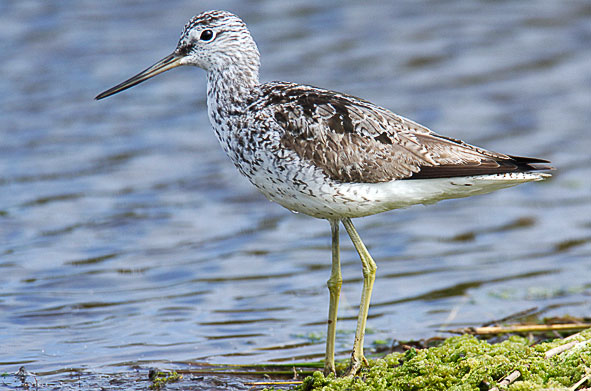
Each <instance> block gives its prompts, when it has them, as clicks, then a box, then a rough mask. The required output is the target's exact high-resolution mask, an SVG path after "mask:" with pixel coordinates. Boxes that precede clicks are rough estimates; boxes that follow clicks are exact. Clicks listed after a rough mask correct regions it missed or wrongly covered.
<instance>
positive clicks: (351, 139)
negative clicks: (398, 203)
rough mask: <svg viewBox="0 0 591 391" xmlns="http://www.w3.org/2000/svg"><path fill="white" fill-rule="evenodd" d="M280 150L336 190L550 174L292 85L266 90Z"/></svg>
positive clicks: (351, 100) (527, 161)
mask: <svg viewBox="0 0 591 391" xmlns="http://www.w3.org/2000/svg"><path fill="white" fill-rule="evenodd" d="M263 92H264V94H263V96H265V97H266V98H265V102H264V105H263V106H264V107H268V108H270V109H271V110H272V112H273V117H274V120H275V122H276V123H277V124H278V125H279V126H280V127H281V128H282V129H283V130H284V134H283V137H282V138H281V143H282V145H283V147H285V148H287V149H289V150H292V151H294V152H295V153H297V154H298V155H299V156H300V157H301V158H303V159H305V160H308V161H309V162H311V163H312V164H314V165H315V166H317V167H319V168H320V169H321V170H322V171H323V172H324V173H325V174H326V175H327V176H328V177H330V178H332V179H334V180H336V181H339V182H345V183H348V182H356V183H377V182H387V181H391V180H395V179H427V178H445V177H457V176H472V175H485V174H498V173H507V172H520V171H532V170H539V169H542V170H546V169H549V168H550V167H547V166H536V165H532V164H535V163H548V162H547V161H545V160H541V159H533V158H521V157H515V156H509V155H504V154H500V153H496V152H492V151H487V150H484V149H481V148H478V147H475V146H472V145H469V144H466V143H464V142H463V141H460V140H455V139H451V138H447V137H443V136H439V135H437V134H435V133H433V132H432V131H430V130H429V129H427V128H425V127H423V126H421V125H419V124H417V123H415V122H413V121H411V120H408V119H406V118H404V117H400V116H398V115H396V114H394V113H392V112H391V111H389V110H386V109H383V108H381V107H378V106H375V105H373V104H372V103H370V102H367V101H364V100H361V99H358V98H355V97H352V96H349V95H344V94H339V93H335V92H332V91H327V90H322V89H319V88H315V87H309V86H302V85H297V84H291V83H278V82H275V83H269V84H266V85H265V86H263Z"/></svg>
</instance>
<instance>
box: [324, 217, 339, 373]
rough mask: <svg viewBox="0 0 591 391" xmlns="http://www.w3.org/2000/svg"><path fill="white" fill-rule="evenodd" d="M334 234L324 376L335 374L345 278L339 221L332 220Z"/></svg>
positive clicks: (329, 282)
mask: <svg viewBox="0 0 591 391" xmlns="http://www.w3.org/2000/svg"><path fill="white" fill-rule="evenodd" d="M330 230H331V233H332V268H331V271H330V278H329V279H328V281H327V282H326V285H328V292H329V294H330V302H329V306H328V332H327V333H326V356H325V357H324V374H325V375H328V374H329V373H331V372H332V373H334V372H335V368H334V345H335V338H336V331H337V311H338V309H339V296H340V294H341V285H343V277H342V276H341V257H340V255H339V220H330Z"/></svg>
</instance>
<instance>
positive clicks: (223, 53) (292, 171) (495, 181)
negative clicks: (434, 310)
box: [97, 11, 550, 374]
mask: <svg viewBox="0 0 591 391" xmlns="http://www.w3.org/2000/svg"><path fill="white" fill-rule="evenodd" d="M259 57H260V56H259V52H258V49H257V46H256V43H255V42H254V40H253V39H252V36H251V35H250V32H249V31H248V29H247V27H246V25H245V24H244V22H242V20H240V19H239V18H238V17H237V16H235V15H233V14H231V13H229V12H226V11H208V12H204V13H202V14H200V15H197V16H195V17H194V18H192V19H191V20H190V21H189V22H188V23H187V25H186V26H185V28H184V30H183V33H182V34H181V37H180V39H179V42H178V44H177V47H176V49H175V51H174V52H173V53H172V54H171V55H169V56H167V57H165V58H164V59H162V60H161V61H159V62H158V63H156V64H154V65H153V66H152V67H150V68H148V69H146V70H144V71H143V72H141V73H139V74H138V75H136V76H134V77H132V78H131V79H129V80H127V81H125V82H123V83H121V84H119V85H117V86H115V87H113V88H111V89H109V90H107V91H105V92H103V93H102V94H99V95H98V96H97V99H101V98H104V97H107V96H109V95H112V94H115V93H117V92H119V91H122V90H124V89H127V88H129V87H132V86H134V85H136V84H138V83H141V82H142V81H144V80H147V79H149V78H150V77H152V76H155V75H157V74H159V73H161V72H164V71H167V70H169V69H172V68H174V67H177V66H181V65H195V66H199V67H201V68H203V69H205V70H206V71H207V108H208V114H209V118H210V121H211V123H212V126H213V128H214V130H215V133H216V135H217V137H218V139H219V141H220V144H221V146H222V148H223V149H224V151H226V153H227V154H228V156H229V157H230V159H231V160H232V161H233V163H234V164H235V165H236V167H237V168H238V170H239V171H240V172H241V173H242V174H244V175H245V176H246V177H247V178H248V179H249V180H250V181H251V182H252V183H253V184H254V185H255V186H256V187H257V188H258V189H259V190H260V191H261V192H262V193H263V194H265V195H266V196H267V197H268V198H269V199H270V200H272V201H275V202H277V203H279V204H281V205H283V206H284V207H286V208H288V209H290V210H293V211H297V212H301V213H305V214H308V215H310V216H314V217H319V218H326V219H328V220H329V221H330V223H331V228H332V243H333V245H332V254H333V263H332V272H331V277H330V279H329V281H328V287H329V292H330V309H329V322H328V336H327V349H326V361H325V371H326V372H331V371H332V372H334V338H335V330H336V329H335V327H336V326H335V324H336V314H337V308H338V298H339V292H340V286H341V282H342V278H341V274H340V258H339V244H338V243H339V242H338V238H339V224H340V223H342V224H343V225H344V227H345V228H346V230H347V232H348V234H349V236H350V237H351V239H352V241H353V244H354V245H355V248H356V249H357V251H358V252H359V255H360V258H361V262H362V265H363V276H364V284H363V291H362V300H361V307H360V311H359V318H358V325H357V331H356V334H355V344H354V347H353V353H352V358H351V367H350V370H349V374H354V373H356V372H357V371H358V369H359V368H360V366H361V365H362V364H363V362H364V360H365V358H364V356H363V338H364V331H365V322H366V320H367V313H368V309H369V300H370V296H371V291H372V286H373V280H374V278H375V270H376V265H375V263H374V262H373V260H372V259H371V256H370V255H369V253H368V252H367V249H366V248H365V246H364V245H363V242H362V241H361V239H360V238H359V236H358V234H357V232H356V230H355V228H354V227H353V224H352V222H351V220H350V218H352V217H360V216H367V215H371V214H374V213H379V212H384V211H387V210H391V209H396V208H402V207H407V206H410V205H414V204H419V203H422V204H429V203H433V202H436V201H440V200H443V199H448V198H458V197H467V196H471V195H475V194H483V193H488V192H490V191H494V190H497V189H501V188H505V187H509V186H514V185H517V184H519V183H523V182H529V181H537V180H541V179H543V178H545V177H547V176H548V174H544V173H538V172H536V171H538V170H548V169H549V168H550V167H548V166H547V165H544V163H548V161H546V160H542V159H534V158H523V157H516V156H510V155H505V154H501V153H497V152H492V151H488V150H485V149H482V148H479V147H475V146H472V145H469V144H466V143H464V142H462V141H459V140H455V139H451V138H448V137H444V136H440V135H438V134H436V133H433V132H432V131H430V130H429V129H427V128H425V127H424V126H422V125H419V124H417V123H416V122H413V121H411V120H409V119H406V118H404V117H401V116H399V115H396V114H394V113H392V112H391V111H389V110H387V109H384V108H382V107H379V106H376V105H374V104H372V103H370V102H368V101H365V100H362V99H359V98H355V97H353V96H350V95H346V94H341V93H337V92H333V91H328V90H324V89H321V88H316V87H311V86H305V85H298V84H293V83H283V82H271V83H266V84H260V83H259V78H258V73H259V65H260V61H259Z"/></svg>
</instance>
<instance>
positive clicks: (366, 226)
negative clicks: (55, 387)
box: [0, 0, 591, 388]
mask: <svg viewBox="0 0 591 391" xmlns="http://www.w3.org/2000/svg"><path fill="white" fill-rule="evenodd" d="M210 8H224V9H228V10H232V11H234V12H236V13H237V14H239V15H240V16H242V17H243V19H244V20H245V21H246V22H247V23H248V25H249V26H250V28H251V30H252V33H253V35H254V37H255V39H256V40H257V42H258V44H259V49H260V51H261V54H262V62H263V68H262V70H261V79H262V80H263V81H268V80H289V81H296V82H301V83H306V84H312V85H318V86H322V87H326V88H330V89H335V90H339V91H343V92H347V93H350V94H353V95H357V96H361V97H364V98H366V99H369V100H371V101H373V102H375V103H378V104H380V105H382V106H385V107H388V108H390V109H392V110H393V111H395V112H397V113H399V114H402V115H404V116H407V117H409V118H412V119H415V120H417V121H418V122H421V123H423V124H425V125H427V126H429V127H430V128H432V129H434V130H436V131H438V132H440V133H442V134H445V135H448V136H452V137H455V138H461V139H464V140H467V141H469V142H471V143H474V144H478V145H482V146H484V147H487V148H490V149H493V150H497V151H501V152H505V153H510V154H517V155H524V156H536V157H542V158H546V159H550V160H552V162H553V164H554V165H555V166H556V167H557V170H556V171H555V172H554V176H553V178H552V179H551V180H549V181H546V182H544V183H535V184H526V185H522V186H519V187H516V188H512V189H508V190H503V191H499V192H496V193H493V194H489V195H486V196H479V197H473V198H469V199H462V200H455V201H446V202H442V203H439V204H437V205H433V206H428V207H422V206H417V207H413V208H410V209H406V210H400V211H394V212H389V213H383V214H381V215H377V216H372V217H368V218H364V219H358V220H356V225H357V228H358V230H359V232H360V235H361V236H362V238H364V241H365V243H366V245H367V246H368V248H369V249H370V251H371V252H372V254H373V256H374V258H375V259H376V261H377V263H378V276H377V280H376V284H375V289H374V295H373V299H372V307H371V309H370V319H369V322H368V336H367V338H366V346H368V348H369V347H371V344H372V341H376V340H383V339H392V338H394V339H401V340H405V339H418V338H426V337H431V336H433V335H439V334H440V332H439V331H438V330H439V329H446V328H456V327H463V326H467V325H478V324H481V323H484V322H485V321H487V320H489V319H495V318H500V317H503V316H506V315H508V314H510V313H513V312H517V311H520V310H523V309H526V308H530V307H534V306H537V307H539V309H540V314H541V316H554V315H564V314H570V315H574V316H585V315H589V313H590V309H591V300H590V299H589V295H590V294H591V277H590V276H591V168H590V167H591V158H590V154H589V151H590V150H591V136H589V123H591V109H590V107H591V88H590V86H591V66H590V64H591V50H589V42H590V41H591V7H590V6H589V5H588V3H587V2H585V1H570V2H556V1H538V2H536V4H535V6H533V5H531V4H529V3H527V2H518V1H500V2H487V1H483V2H471V3H466V2H462V1H459V0H458V1H452V2H445V4H443V3H439V2H428V1H423V2H396V3H395V4H387V3H386V2H379V1H370V2H364V3H363V4H362V5H361V4H357V3H353V2H349V3H346V4H340V3H339V4H338V5H336V4H331V3H330V2H313V1H303V2H276V1H261V2H256V3H244V2H238V1H234V2H233V1H222V2H219V1H218V2H212V1H204V2H200V3H199V4H195V2H192V1H186V0H185V1H183V0H179V1H169V2H156V1H153V2H133V1H129V2H121V1H112V0H109V1H101V2H95V1H88V0H86V1H60V2H44V1H19V2H7V3H2V4H0V38H1V39H0V51H1V53H2V54H3V55H2V56H0V70H1V72H2V77H1V78H0V117H1V118H2V125H1V126H0V137H1V139H0V140H1V141H0V151H1V153H0V272H1V275H0V287H1V288H0V311H1V313H2V316H0V330H2V332H1V333H0V370H2V371H3V372H9V373H12V372H16V371H17V370H18V368H19V367H20V366H22V365H25V366H26V368H27V369H28V370H29V371H32V372H35V373H37V374H40V375H46V376H48V377H49V378H51V376H50V375H53V376H55V375H56V374H63V373H64V372H66V373H70V372H71V373H76V372H78V371H83V372H85V371H88V372H92V373H99V374H102V373H112V372H118V371H122V370H123V371H126V370H129V368H132V367H134V366H136V365H138V366H139V367H140V368H147V367H149V366H160V367H168V368H176V367H179V366H183V365H185V364H186V363H195V362H205V363H215V364H251V363H283V362H292V361H294V360H298V361H305V360H313V359H319V358H321V357H322V355H323V351H324V334H325V320H326V315H327V308H328V305H327V302H328V294H327V291H326V288H325V281H326V279H327V278H328V274H329V270H330V239H329V235H330V232H329V225H328V223H326V222H325V221H322V220H315V219H312V218H308V217H306V216H302V215H296V214H292V213H290V212H289V211H287V210H284V209H282V208H281V207H279V206H277V205H273V204H270V203H269V202H268V201H267V200H266V199H265V198H264V197H263V196H262V195H260V194H258V193H257V191H256V189H254V188H253V187H252V186H251V185H250V184H249V183H248V182H247V180H245V179H244V178H242V177H240V176H239V174H238V173H237V172H236V171H235V169H234V167H233V166H232V164H231V163H230V162H229V160H228V159H227V158H226V156H225V155H224V153H223V151H222V150H221V148H220V147H219V145H218V143H217V140H216V139H215V137H214V135H213V132H212V131H211V127H210V125H209V122H208V119H207V115H206V107H205V77H204V73H203V71H201V70H199V69H180V70H175V71H174V72H170V73H168V74H165V75H161V76H159V77H158V78H155V79H153V80H151V81H149V82H147V83H144V84H142V85H141V86H138V87H135V88H134V89H132V90H129V91H126V92H124V93H121V94H119V95H117V96H115V97H112V98H109V99H107V100H105V101H101V102H95V101H94V100H93V97H94V96H95V95H96V94H97V93H98V92H101V91H103V90H105V89H106V88H108V87H111V86H112V85H114V84H117V83H119V82H120V81H122V80H124V79H126V78H127V77H129V76H132V75H133V74H135V73H137V72H138V71H140V70H142V69H144V68H145V67H147V66H148V65H150V64H152V63H153V62H155V61H156V60H158V59H159V58H161V57H163V56H165V55H167V54H168V53H170V52H171V51H172V50H173V48H174V45H175V44H176V41H177V39H178V35H179V34H180V31H181V28H182V26H183V24H184V23H185V22H186V21H187V20H188V18H189V17H191V16H192V15H194V14H196V13H198V12H200V11H202V10H205V9H210ZM341 243H342V246H343V250H342V258H343V274H344V279H345V281H344V285H343V296H342V301H341V306H340V312H339V315H340V321H339V325H338V329H339V335H338V341H337V349H338V350H339V356H340V357H341V358H345V357H346V356H347V354H348V350H349V349H350V346H351V345H352V339H353V337H352V333H353V332H354V329H355V317H356V313H357V305H358V301H359V294H360V288H361V268H360V263H359V261H358V258H357V255H356V253H355V251H354V249H353V247H352V245H351V244H350V242H349V241H348V238H346V235H345V234H343V237H342V239H341ZM5 382H6V380H5ZM105 382H107V380H105ZM98 383H99V384H100V381H99V382H98ZM4 384H6V383H4ZM112 386H113V387H114V388H116V385H112ZM73 387H74V386H73ZM228 387H230V386H228ZM231 387H234V385H231ZM231 387H230V388H231ZM235 387H239V385H235Z"/></svg>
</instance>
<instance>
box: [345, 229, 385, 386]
mask: <svg viewBox="0 0 591 391" xmlns="http://www.w3.org/2000/svg"><path fill="white" fill-rule="evenodd" d="M342 221H343V225H344V226H345V229H346V230H347V233H348V234H349V236H350V237H351V241H352V242H353V245H354V246H355V249H356V250H357V252H358V253H359V258H361V265H362V267H363V291H362V292H361V305H360V307H359V316H358V317H357V330H356V331H355V343H354V344H353V352H352V353H351V365H350V367H349V370H348V372H347V375H349V376H352V375H355V374H356V373H357V372H358V371H359V369H360V368H361V365H363V364H367V359H366V358H365V356H364V355H363V338H364V336H365V325H366V323H367V314H368V312H369V301H370V299H371V291H372V289H373V283H374V281H375V278H376V270H377V266H376V263H375V262H374V261H373V259H372V258H371V255H369V252H368V251H367V248H366V247H365V245H364V244H363V242H362V241H361V238H360V237H359V234H358V233H357V231H356V230H355V227H354V226H353V223H352V222H351V219H350V218H345V219H343V220H342Z"/></svg>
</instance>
